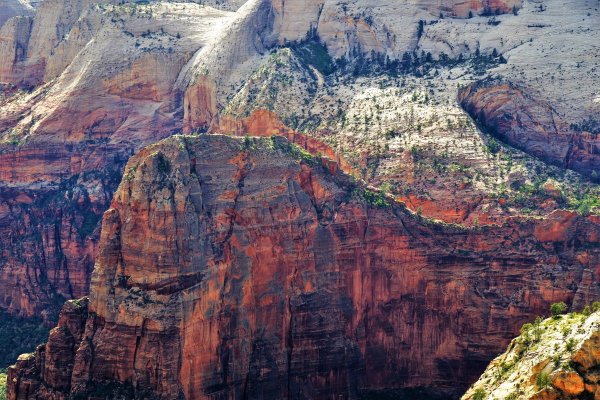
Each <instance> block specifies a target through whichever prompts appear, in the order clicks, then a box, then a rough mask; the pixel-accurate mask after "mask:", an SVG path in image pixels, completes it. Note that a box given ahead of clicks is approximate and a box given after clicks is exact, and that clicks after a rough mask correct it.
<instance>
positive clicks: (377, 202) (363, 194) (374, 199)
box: [352, 188, 390, 208]
mask: <svg viewBox="0 0 600 400" xmlns="http://www.w3.org/2000/svg"><path fill="white" fill-rule="evenodd" d="M352 195H353V196H354V197H358V198H359V199H362V200H364V201H365V202H367V203H368V204H370V205H372V206H375V207H379V208H383V207H387V206H389V205H390V203H389V202H388V199H387V197H386V195H385V193H383V192H375V191H372V190H369V189H364V188H356V189H354V190H353V191H352Z"/></svg>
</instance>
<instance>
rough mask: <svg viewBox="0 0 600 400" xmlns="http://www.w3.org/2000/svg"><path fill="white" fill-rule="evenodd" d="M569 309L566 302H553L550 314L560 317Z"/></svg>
mask: <svg viewBox="0 0 600 400" xmlns="http://www.w3.org/2000/svg"><path fill="white" fill-rule="evenodd" d="M566 311H567V305H566V304H565V303H564V302H562V301H561V302H560V303H553V304H552V305H551V306H550V314H552V316H553V317H555V318H556V317H558V316H559V315H561V314H564V313H565V312H566Z"/></svg>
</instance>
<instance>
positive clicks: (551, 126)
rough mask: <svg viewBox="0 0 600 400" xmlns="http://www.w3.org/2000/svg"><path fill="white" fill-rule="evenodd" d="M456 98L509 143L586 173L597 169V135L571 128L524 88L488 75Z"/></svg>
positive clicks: (599, 163)
mask: <svg viewBox="0 0 600 400" xmlns="http://www.w3.org/2000/svg"><path fill="white" fill-rule="evenodd" d="M459 101H460V102H461V104H462V106H463V107H464V108H465V110H466V111H467V112H468V113H469V114H471V116H472V117H473V118H474V119H476V120H477V121H478V123H479V124H480V125H481V126H482V127H483V129H485V130H487V131H489V132H490V133H491V134H492V135H494V136H496V137H498V138H500V139H501V140H503V141H505V142H507V143H508V144H510V145H511V146H515V147H517V148H519V149H521V150H523V151H525V152H527V153H529V154H531V155H533V156H535V157H538V158H540V159H543V160H545V161H547V162H550V163H552V164H556V165H559V166H561V167H564V168H569V169H573V170H575V171H578V172H580V173H582V174H585V175H588V176H592V175H594V176H598V173H600V137H598V135H597V134H594V133H590V132H575V131H573V129H571V128H570V127H569V126H568V124H567V123H566V122H565V121H564V120H563V119H562V118H561V117H560V116H559V115H558V113H557V112H556V111H555V110H554V109H553V108H552V106H551V105H550V104H548V103H545V102H543V101H541V100H539V99H536V98H535V97H534V96H532V95H531V94H529V93H528V91H527V90H526V89H523V88H519V87H518V86H516V85H513V84H511V83H510V82H503V81H498V80H493V79H488V80H484V81H480V82H476V83H474V84H472V85H470V86H468V87H467V88H465V89H464V90H462V91H461V92H460V93H459Z"/></svg>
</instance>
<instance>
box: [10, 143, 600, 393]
mask: <svg viewBox="0 0 600 400" xmlns="http://www.w3.org/2000/svg"><path fill="white" fill-rule="evenodd" d="M561 220H562V221H565V222H564V223H565V224H567V225H568V229H565V230H562V231H560V230H555V231H556V235H549V234H548V235H545V234H544V235H542V234H540V232H545V231H548V229H546V225H544V224H550V225H552V224H554V223H555V222H557V221H561ZM599 242H600V232H599V231H598V221H597V220H594V219H593V217H589V218H584V217H581V216H576V215H574V214H572V213H566V212H565V213H558V214H556V215H554V216H553V220H551V221H549V222H545V221H536V220H517V219H513V220H509V221H507V222H506V224H504V225H502V226H493V227H486V228H477V229H465V228H459V227H455V226H449V225H439V224H435V223H432V222H428V221H427V220H425V219H422V218H420V217H418V216H416V215H414V214H412V213H411V212H409V211H407V210H406V209H405V208H403V207H402V206H401V205H398V204H396V203H394V201H393V200H392V199H391V198H389V197H386V196H384V195H382V194H380V193H378V192H374V191H371V190H368V189H366V188H364V187H361V186H360V185H357V184H356V183H354V181H353V180H352V179H350V178H348V177H347V176H346V175H344V174H341V173H335V172H334V173H332V172H331V169H328V168H324V167H323V164H322V162H321V161H320V160H319V159H318V158H315V157H312V156H310V155H309V154H308V153H305V152H303V151H302V150H301V149H300V148H298V147H296V146H294V145H292V144H291V143H290V142H288V141H287V140H285V139H283V138H280V137H273V138H251V137H247V138H245V139H235V138H231V137H227V136H217V135H215V136H200V137H180V136H177V137H173V138H169V139H167V140H165V141H163V142H161V143H159V144H157V145H153V146H150V147H148V148H146V149H144V150H142V151H141V152H140V153H139V154H138V155H136V156H134V157H133V158H132V159H131V160H130V161H129V162H128V165H127V167H126V171H125V178H124V180H123V182H122V183H121V186H120V187H119V190H118V191H117V193H116V195H115V197H114V199H113V201H112V204H111V208H110V210H109V211H107V212H106V213H105V214H104V219H103V227H102V236H101V241H100V250H99V253H98V258H97V262H96V266H95V270H94V273H93V278H92V287H91V294H90V302H89V308H88V310H87V317H86V318H87V319H86V322H85V330H84V331H83V334H82V336H81V339H80V340H79V341H77V338H79V336H78V335H79V332H81V330H80V329H79V327H80V326H82V324H83V323H80V322H79V321H80V319H79V318H80V317H79V315H80V314H77V313H76V315H77V316H76V317H71V315H73V314H72V313H73V306H72V305H71V304H69V305H67V307H66V309H65V311H63V316H62V317H61V323H60V324H59V328H57V331H56V332H53V334H52V335H51V338H50V341H49V343H48V345H46V347H45V348H43V347H42V348H40V349H38V351H37V353H36V354H35V355H34V356H31V357H29V358H26V359H22V360H21V361H19V363H18V364H17V365H16V366H15V367H13V368H11V369H10V372H9V388H8V395H9V398H10V399H17V398H18V399H28V398H38V399H49V398H52V399H63V398H66V397H67V396H69V395H75V394H81V395H88V396H92V397H93V396H94V395H93V393H94V391H96V390H98V388H99V387H101V388H104V389H106V390H109V392H111V393H113V392H114V393H116V392H119V391H123V390H130V391H131V392H130V398H131V397H137V398H161V399H177V398H181V397H183V398H188V399H200V398H332V397H335V398H338V397H340V396H341V397H343V398H359V397H360V396H363V395H367V394H373V393H388V394H394V393H396V394H398V392H397V391H398V390H400V389H402V388H407V387H420V386H427V387H431V386H435V388H436V389H438V390H440V391H444V390H446V391H452V390H457V389H458V390H460V388H464V387H466V386H467V385H468V384H469V382H470V381H471V379H473V378H474V377H475V376H477V375H478V374H479V373H480V372H481V371H482V370H483V368H484V367H485V365H486V364H487V362H488V361H489V358H490V355H491V354H494V353H495V352H497V351H499V350H500V349H501V348H502V347H503V346H505V345H506V343H507V342H508V341H509V340H510V338H511V337H513V336H514V335H515V334H516V332H517V331H518V329H519V327H520V325H521V324H522V323H523V322H525V321H527V320H529V319H531V318H532V316H533V315H536V314H539V313H541V312H543V311H545V310H547V309H548V306H549V304H550V303H552V302H555V301H559V300H566V301H568V302H569V303H572V304H574V305H576V306H582V305H583V304H586V303H587V302H589V301H591V300H592V299H596V298H598V296H600V293H599V289H598V287H597V285H593V284H589V282H596V281H598V278H599V276H598V275H599V274H600V251H599V248H600V246H598V243H599ZM78 310H79V309H78ZM73 320H76V321H78V322H77V323H72V321H73ZM73 326H76V327H77V329H75V328H73ZM73 341H75V342H76V345H75V346H71V352H68V351H65V349H67V348H69V346H70V345H71V343H73ZM584 358H585V357H584V356H582V360H583V359H584ZM71 365H72V367H71ZM41 371H46V372H44V373H42V372H41ZM49 371H52V373H51V374H48V372H49ZM66 382H70V383H69V385H68V387H67V385H66ZM104 389H103V390H104ZM104 393H105V394H104V397H103V398H110V396H109V395H106V392H104Z"/></svg>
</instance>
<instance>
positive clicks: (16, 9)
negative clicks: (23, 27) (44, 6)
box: [0, 0, 33, 28]
mask: <svg viewBox="0 0 600 400" xmlns="http://www.w3.org/2000/svg"><path fill="white" fill-rule="evenodd" d="M31 15H33V8H32V7H31V5H29V4H28V2H27V1H23V0H4V1H2V4H0V28H2V26H3V25H4V24H5V23H6V21H8V20H9V19H11V18H13V17H27V16H31Z"/></svg>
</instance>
